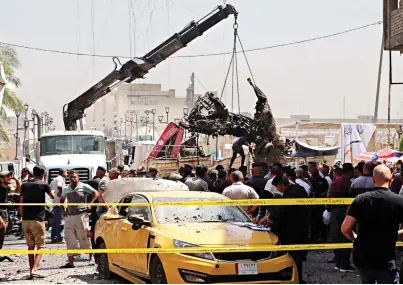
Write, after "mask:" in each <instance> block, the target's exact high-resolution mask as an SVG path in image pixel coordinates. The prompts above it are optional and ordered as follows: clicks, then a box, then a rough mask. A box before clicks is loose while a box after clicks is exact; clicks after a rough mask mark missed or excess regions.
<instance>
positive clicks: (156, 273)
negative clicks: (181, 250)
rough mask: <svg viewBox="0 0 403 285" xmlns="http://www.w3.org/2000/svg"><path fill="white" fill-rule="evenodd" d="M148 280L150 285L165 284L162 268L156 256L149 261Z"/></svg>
mask: <svg viewBox="0 0 403 285" xmlns="http://www.w3.org/2000/svg"><path fill="white" fill-rule="evenodd" d="M150 279H151V283H152V284H167V278H166V276H165V271H164V267H163V266H162V263H161V260H160V259H159V258H158V256H156V255H155V256H153V258H152V259H151V264H150Z"/></svg>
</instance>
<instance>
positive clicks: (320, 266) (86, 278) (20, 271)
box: [0, 236, 360, 284]
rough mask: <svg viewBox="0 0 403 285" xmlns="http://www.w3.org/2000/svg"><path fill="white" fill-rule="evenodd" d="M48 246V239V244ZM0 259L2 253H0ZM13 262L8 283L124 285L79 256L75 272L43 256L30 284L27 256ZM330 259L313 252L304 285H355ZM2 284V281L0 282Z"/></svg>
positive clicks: (9, 240)
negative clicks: (103, 277)
mask: <svg viewBox="0 0 403 285" xmlns="http://www.w3.org/2000/svg"><path fill="white" fill-rule="evenodd" d="M47 241H48V242H50V239H48V240H47ZM3 248H4V249H26V246H25V240H19V239H17V238H15V237H11V236H7V237H6V240H5V243H4V246H3ZM46 248H48V249H63V248H65V245H63V244H62V245H56V244H50V243H49V244H47V245H46ZM0 255H1V251H0ZM10 257H11V258H12V259H13V260H14V262H8V261H3V262H1V263H0V273H2V274H5V275H6V276H7V283H10V284H15V283H19V284H20V283H31V284H32V283H47V284H64V283H69V284H72V283H80V284H95V283H100V284H111V283H112V284H122V283H123V284H124V283H128V282H127V281H126V280H124V279H122V278H120V277H118V276H114V277H113V278H112V280H99V279H97V275H96V274H95V266H94V265H89V262H88V256H87V255H81V256H79V257H78V258H77V259H76V262H75V265H76V268H73V269H60V266H62V265H64V264H65V263H66V261H67V257H66V256H65V255H44V256H43V258H42V262H41V264H40V267H39V271H40V272H41V273H42V274H44V275H45V276H46V277H45V278H44V279H37V280H29V279H28V277H29V267H28V260H27V257H26V256H21V255H12V256H10ZM331 257H332V253H331V252H330V251H313V252H310V253H309V255H308V260H307V261H306V262H304V279H305V281H306V282H307V283H322V284H356V283H360V279H359V277H358V276H357V274H356V273H341V272H339V271H336V270H334V269H333V266H334V264H328V263H327V262H326V261H327V260H328V259H330V258H331ZM0 283H1V281H0Z"/></svg>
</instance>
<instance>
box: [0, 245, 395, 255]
mask: <svg viewBox="0 0 403 285" xmlns="http://www.w3.org/2000/svg"><path fill="white" fill-rule="evenodd" d="M396 245H397V246H403V242H398V243H396ZM352 247H353V244H352V243H329V244H294V245H265V246H251V247H249V246H245V247H243V246H242V247H226V248H222V247H186V248H108V249H41V250H27V249H12V250H11V249H10V250H7V249H5V250H4V249H3V250H1V251H0V253H1V254H2V255H10V254H88V253H109V254H110V253H148V254H150V253H209V252H253V251H294V250H330V249H343V248H352Z"/></svg>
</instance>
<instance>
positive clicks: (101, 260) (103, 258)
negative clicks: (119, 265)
mask: <svg viewBox="0 0 403 285" xmlns="http://www.w3.org/2000/svg"><path fill="white" fill-rule="evenodd" d="M97 248H99V249H106V245H105V243H104V242H103V241H101V242H100V243H99V244H98V245H97ZM97 263H98V273H99V277H100V278H101V279H109V278H110V277H111V271H110V270H109V261H108V254H107V253H99V254H98V257H97Z"/></svg>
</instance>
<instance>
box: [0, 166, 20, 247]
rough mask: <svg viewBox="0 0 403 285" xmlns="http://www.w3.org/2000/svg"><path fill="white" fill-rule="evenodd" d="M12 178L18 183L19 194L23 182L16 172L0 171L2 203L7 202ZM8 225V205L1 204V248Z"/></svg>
mask: <svg viewBox="0 0 403 285" xmlns="http://www.w3.org/2000/svg"><path fill="white" fill-rule="evenodd" d="M12 180H14V181H15V184H16V188H15V190H14V193H17V194H19V193H20V191H21V184H20V181H18V179H16V178H15V177H14V173H13V172H11V171H2V172H0V203H7V198H8V193H9V192H10V191H11V189H10V184H11V181H12ZM7 226H8V213H7V207H6V206H0V249H1V248H2V247H3V243H4V238H5V235H6V229H7Z"/></svg>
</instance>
